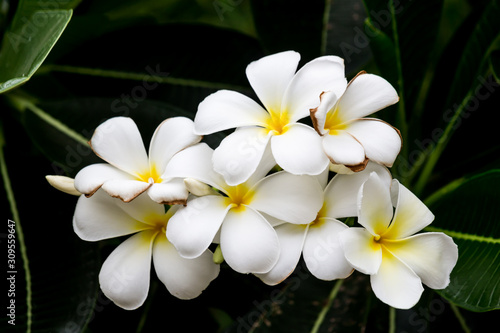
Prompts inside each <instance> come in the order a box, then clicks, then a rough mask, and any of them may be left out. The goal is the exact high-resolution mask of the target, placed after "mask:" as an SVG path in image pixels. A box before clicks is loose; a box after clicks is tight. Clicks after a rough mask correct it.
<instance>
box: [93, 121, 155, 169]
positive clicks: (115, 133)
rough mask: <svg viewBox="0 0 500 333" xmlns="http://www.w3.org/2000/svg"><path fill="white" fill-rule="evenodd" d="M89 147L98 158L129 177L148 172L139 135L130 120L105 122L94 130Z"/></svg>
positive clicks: (144, 150)
mask: <svg viewBox="0 0 500 333" xmlns="http://www.w3.org/2000/svg"><path fill="white" fill-rule="evenodd" d="M90 145H91V146H92V150H94V152H95V153H96V154H97V155H98V156H99V157H100V158H102V159H103V160H105V161H106V162H108V163H109V164H111V165H114V166H115V167H117V168H118V169H120V170H123V171H125V172H127V173H129V174H131V175H134V176H137V175H138V174H140V173H142V172H144V171H146V170H149V163H148V156H147V154H146V149H145V148H144V143H143V142H142V137H141V133H139V129H138V128H137V125H136V124H135V122H134V121H133V120H132V119H130V118H126V117H114V118H111V119H108V120H106V121H105V122H104V123H102V124H101V125H99V126H98V127H97V128H96V130H95V132H94V135H93V136H92V138H91V140H90Z"/></svg>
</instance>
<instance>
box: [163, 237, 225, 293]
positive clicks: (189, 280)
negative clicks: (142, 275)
mask: <svg viewBox="0 0 500 333" xmlns="http://www.w3.org/2000/svg"><path fill="white" fill-rule="evenodd" d="M153 264H154V268H155V271H156V274H157V275H158V278H159V279H160V281H161V282H163V284H164V285H165V287H167V290H168V291H169V292H170V293H171V294H172V295H174V296H175V297H177V298H180V299H193V298H195V297H198V296H199V295H200V294H201V292H202V291H203V290H205V289H206V288H207V287H208V285H209V284H210V282H211V281H212V280H214V279H215V278H216V277H217V275H219V270H220V266H219V265H216V264H214V262H213V260H212V252H210V251H205V252H203V253H202V255H201V256H199V257H198V258H195V259H186V258H183V257H181V256H180V255H179V253H178V252H177V250H176V249H175V247H174V246H173V245H172V244H171V243H170V242H169V241H168V240H167V238H166V237H165V235H158V237H157V238H156V239H155V242H154V245H153Z"/></svg>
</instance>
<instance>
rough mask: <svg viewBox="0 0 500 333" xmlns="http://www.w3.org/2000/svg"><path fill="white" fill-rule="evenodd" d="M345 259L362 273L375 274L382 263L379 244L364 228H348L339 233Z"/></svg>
mask: <svg viewBox="0 0 500 333" xmlns="http://www.w3.org/2000/svg"><path fill="white" fill-rule="evenodd" d="M338 237H339V240H340V244H341V245H342V248H343V249H344V254H345V257H346V259H347V261H348V262H349V263H350V264H351V265H352V266H353V267H354V268H356V270H358V271H360V272H362V273H364V274H369V275H372V274H376V273H377V272H378V270H379V268H380V265H381V263H382V250H381V245H380V244H379V243H377V242H375V241H374V240H373V236H372V234H370V233H369V232H368V231H367V230H366V229H364V228H349V229H347V230H345V231H342V232H341V233H340V234H339V236H338Z"/></svg>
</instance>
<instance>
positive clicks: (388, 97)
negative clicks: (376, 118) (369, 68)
mask: <svg viewBox="0 0 500 333" xmlns="http://www.w3.org/2000/svg"><path fill="white" fill-rule="evenodd" d="M337 96H340V95H337ZM398 100H399V97H398V93H397V92H396V90H395V89H394V88H393V87H392V86H391V84H390V83H389V82H387V81H386V80H385V79H383V78H381V77H380V76H377V75H373V74H366V73H363V72H362V73H360V74H358V75H357V76H356V77H355V78H354V79H352V80H351V82H349V85H348V86H347V89H346V90H345V92H344V94H343V95H342V96H341V97H340V98H339V101H338V103H337V109H338V112H340V114H341V117H342V119H345V120H353V119H357V118H362V117H365V116H367V115H370V114H372V113H374V112H376V111H378V110H380V109H383V108H385V107H387V106H389V105H392V104H394V103H397V102H398Z"/></svg>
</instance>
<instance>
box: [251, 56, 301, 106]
mask: <svg viewBox="0 0 500 333" xmlns="http://www.w3.org/2000/svg"><path fill="white" fill-rule="evenodd" d="M299 61H300V54H299V53H297V52H295V51H285V52H280V53H276V54H272V55H269V56H266V57H263V58H260V59H259V60H256V61H253V62H251V63H250V64H249V65H248V66H247V68H246V75H247V78H248V81H249V82H250V85H251V86H252V88H253V90H254V91H255V93H256V94H257V96H258V97H259V99H260V101H261V102H262V104H264V106H265V107H266V109H267V110H269V111H272V112H278V111H279V110H281V108H282V105H281V102H282V100H283V96H284V94H285V91H286V88H287V87H288V85H289V83H290V81H291V80H292V78H293V77H294V75H295V71H296V70H297V66H298V64H299ZM270 73H272V75H270Z"/></svg>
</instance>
